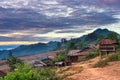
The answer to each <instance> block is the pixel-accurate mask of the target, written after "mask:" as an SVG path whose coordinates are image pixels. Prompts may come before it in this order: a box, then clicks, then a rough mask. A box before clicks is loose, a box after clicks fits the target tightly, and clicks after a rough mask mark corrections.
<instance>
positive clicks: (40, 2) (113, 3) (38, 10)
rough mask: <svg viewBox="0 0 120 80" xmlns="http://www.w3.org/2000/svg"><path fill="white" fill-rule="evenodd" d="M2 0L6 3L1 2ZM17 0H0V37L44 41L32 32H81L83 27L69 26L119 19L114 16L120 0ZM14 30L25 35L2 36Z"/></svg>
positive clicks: (103, 23) (0, 38) (107, 22)
mask: <svg viewBox="0 0 120 80" xmlns="http://www.w3.org/2000/svg"><path fill="white" fill-rule="evenodd" d="M19 1H20V0H17V2H19ZM27 1H28V2H27ZM5 2H6V4H9V6H8V5H6V4H4V3H5ZM17 2H16V3H14V2H10V1H8V0H5V1H4V3H2V1H0V4H1V7H0V41H39V40H45V41H47V40H49V39H48V37H33V35H35V34H46V33H49V32H52V31H54V30H60V29H61V30H62V31H58V32H56V34H57V33H84V32H85V31H84V30H69V29H70V28H71V29H73V26H74V27H75V26H77V27H78V26H79V27H82V26H88V25H97V26H101V25H107V24H112V23H117V22H118V21H119V19H118V18H114V17H113V15H116V14H119V12H120V9H119V7H120V5H119V4H120V1H119V0H94V1H93V0H53V3H52V2H50V1H48V2H47V1H44V0H36V1H31V0H26V1H23V2H22V4H21V1H20V2H19V3H17ZM23 3H26V5H25V4H23ZM15 6H16V7H15ZM26 31H27V32H26ZM13 32H23V33H25V34H27V35H16V36H17V37H15V36H12V37H10V36H7V37H3V36H2V34H9V33H10V34H12V33H13ZM50 40H51V39H50Z"/></svg>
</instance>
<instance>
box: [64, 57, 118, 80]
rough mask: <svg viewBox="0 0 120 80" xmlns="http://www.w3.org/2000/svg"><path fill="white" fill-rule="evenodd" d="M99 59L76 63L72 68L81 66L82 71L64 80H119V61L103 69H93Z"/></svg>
mask: <svg viewBox="0 0 120 80" xmlns="http://www.w3.org/2000/svg"><path fill="white" fill-rule="evenodd" d="M98 60H99V58H95V59H93V60H92V61H90V62H85V63H82V64H81V63H76V64H74V65H73V66H72V67H76V66H82V67H83V71H82V72H80V73H78V74H74V75H72V76H68V77H67V78H66V79H65V80H120V65H119V64H120V61H118V62H112V63H110V64H109V65H108V66H106V67H104V68H93V67H92V66H93V64H94V63H96V62H97V61H98Z"/></svg>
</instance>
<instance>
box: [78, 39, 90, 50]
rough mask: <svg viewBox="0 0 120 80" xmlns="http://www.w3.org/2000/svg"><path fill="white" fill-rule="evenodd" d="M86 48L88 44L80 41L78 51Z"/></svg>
mask: <svg viewBox="0 0 120 80" xmlns="http://www.w3.org/2000/svg"><path fill="white" fill-rule="evenodd" d="M87 46H88V44H87V43H86V42H84V41H82V40H80V41H79V43H78V49H83V48H85V47H87Z"/></svg>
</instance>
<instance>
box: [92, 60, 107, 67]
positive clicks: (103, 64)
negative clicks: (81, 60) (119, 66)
mask: <svg viewBox="0 0 120 80" xmlns="http://www.w3.org/2000/svg"><path fill="white" fill-rule="evenodd" d="M106 65H108V63H107V61H106V60H99V61H98V62H97V63H96V64H95V65H94V67H105V66H106Z"/></svg>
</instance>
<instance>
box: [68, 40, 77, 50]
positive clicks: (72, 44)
mask: <svg viewBox="0 0 120 80" xmlns="http://www.w3.org/2000/svg"><path fill="white" fill-rule="evenodd" d="M74 49H77V47H76V45H75V43H74V42H73V41H69V42H68V43H67V45H66V51H67V52H68V51H69V50H74Z"/></svg>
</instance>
